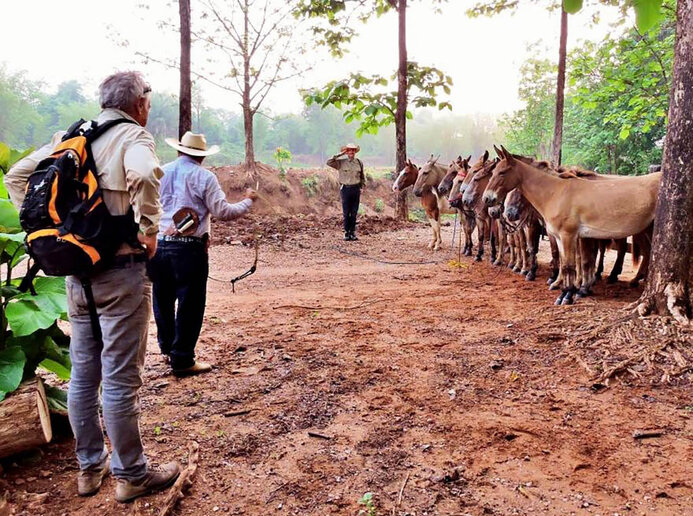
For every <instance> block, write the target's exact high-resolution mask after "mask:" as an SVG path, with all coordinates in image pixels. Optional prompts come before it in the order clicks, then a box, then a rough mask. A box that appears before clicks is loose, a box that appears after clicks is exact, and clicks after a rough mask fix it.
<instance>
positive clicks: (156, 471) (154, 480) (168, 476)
mask: <svg viewBox="0 0 693 516" xmlns="http://www.w3.org/2000/svg"><path fill="white" fill-rule="evenodd" d="M178 475H180V466H179V465H178V462H176V461H173V462H169V463H168V464H164V465H163V466H159V467H158V468H149V471H147V474H146V475H145V476H144V477H143V478H142V479H141V480H138V481H137V482H130V481H129V480H125V479H124V478H119V479H118V484H117V485H116V492H115V499H116V500H117V501H118V502H120V503H126V502H131V501H132V500H134V499H135V498H138V497H140V496H145V495H148V494H151V493H155V492H156V491H161V490H162V489H166V488H167V487H170V486H171V485H173V483H174V482H175V481H176V479H177V478H178Z"/></svg>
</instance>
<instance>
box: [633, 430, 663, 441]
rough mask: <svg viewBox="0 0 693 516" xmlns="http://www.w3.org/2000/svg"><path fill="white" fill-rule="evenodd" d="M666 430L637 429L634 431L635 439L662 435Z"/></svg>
mask: <svg viewBox="0 0 693 516" xmlns="http://www.w3.org/2000/svg"><path fill="white" fill-rule="evenodd" d="M663 435H664V430H636V431H635V432H633V439H650V438H652V437H662V436H663Z"/></svg>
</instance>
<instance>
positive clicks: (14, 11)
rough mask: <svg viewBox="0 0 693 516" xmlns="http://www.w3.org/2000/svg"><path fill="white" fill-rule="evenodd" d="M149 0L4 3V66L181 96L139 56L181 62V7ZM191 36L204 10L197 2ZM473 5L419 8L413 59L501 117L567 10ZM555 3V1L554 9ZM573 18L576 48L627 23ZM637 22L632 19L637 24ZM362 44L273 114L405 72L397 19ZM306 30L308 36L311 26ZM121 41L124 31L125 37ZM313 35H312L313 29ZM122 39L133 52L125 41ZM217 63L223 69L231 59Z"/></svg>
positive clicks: (321, 66) (274, 99) (292, 86)
mask: <svg viewBox="0 0 693 516" xmlns="http://www.w3.org/2000/svg"><path fill="white" fill-rule="evenodd" d="M140 3H141V0H110V1H108V0H71V1H70V2H56V1H54V0H21V1H16V0H5V1H3V2H2V4H3V5H2V12H3V30H2V31H0V48H2V49H3V52H2V54H0V64H2V63H4V64H5V65H6V67H7V68H8V70H9V71H10V72H17V71H20V70H26V72H27V76H28V77H29V78H31V79H33V80H41V81H44V82H45V83H46V84H47V85H48V87H49V88H50V89H53V88H54V87H55V86H56V85H57V84H59V83H60V82H63V81H67V80H71V79H75V80H77V81H80V82H81V83H82V84H83V86H84V88H83V90H84V92H85V93H86V94H95V92H96V88H97V86H98V83H99V82H100V80H101V79H102V78H103V77H105V76H106V75H108V74H109V73H111V72H113V71H115V70H123V69H138V70H141V71H142V72H143V73H144V74H145V75H146V77H147V79H148V80H149V81H150V83H151V85H152V87H153V88H154V89H155V90H157V91H162V92H171V93H177V92H178V72H177V71H172V70H166V69H165V68H164V67H163V66H161V65H159V64H156V63H152V62H150V63H149V64H144V63H143V61H142V60H141V59H139V58H137V57H136V56H135V51H141V52H145V53H148V54H150V55H152V56H155V57H161V58H163V59H177V57H178V54H179V38H178V34H177V33H173V32H171V31H169V30H168V29H161V28H158V27H157V24H156V21H157V20H159V19H162V18H164V17H165V16H170V17H172V18H173V19H174V20H177V16H178V8H177V2H171V3H170V5H169V2H168V1H167V0H151V1H149V2H143V3H147V4H148V6H149V8H148V9H147V10H143V9H142V8H139V7H137V6H138V4H140ZM191 3H192V25H193V30H194V27H195V25H196V24H197V23H202V21H201V20H200V19H199V13H200V11H199V9H196V5H195V4H196V2H195V0H193V1H192V2H191ZM474 3H475V1H474V0H450V1H449V2H448V3H447V4H443V5H442V6H441V8H442V14H436V13H435V12H434V11H433V8H432V6H431V5H430V4H427V3H426V2H412V4H411V5H410V7H409V10H408V13H407V18H408V20H407V40H408V52H409V59H410V60H412V61H418V62H419V63H421V64H425V65H433V66H437V67H438V68H440V69H441V70H443V71H444V72H445V73H447V74H448V75H450V76H451V77H452V78H453V80H454V86H453V89H452V93H451V95H450V97H449V100H450V101H451V102H452V105H453V113H455V114H458V115H465V114H474V113H491V114H498V113H504V112H510V111H513V110H515V109H517V108H519V107H520V102H519V101H518V98H517V83H518V80H519V68H520V65H521V64H522V62H523V61H524V60H525V59H526V58H527V57H529V56H530V52H529V51H528V49H527V46H528V44H531V43H534V42H537V41H539V40H541V41H542V42H541V44H540V45H539V47H538V48H535V49H534V51H533V55H535V56H539V57H541V56H542V55H546V56H548V57H550V58H551V59H557V57H558V32H559V23H560V13H559V12H558V11H553V12H549V11H547V10H546V9H544V8H541V7H539V6H537V5H535V4H534V3H530V2H529V1H528V0H521V3H522V4H525V3H526V5H522V7H521V8H520V9H519V10H518V11H517V12H516V13H515V14H511V13H504V14H501V15H498V16H495V17H492V18H485V17H481V18H472V19H470V18H468V17H467V16H466V15H465V10H466V9H467V8H469V7H470V6H471V5H473V4H474ZM546 3H548V0H547V2H546ZM586 4H587V6H586V8H585V9H583V11H582V12H581V13H579V14H578V15H572V16H570V18H569V30H568V32H569V40H568V45H569V50H570V49H572V48H574V47H575V45H576V44H578V43H577V42H578V40H579V39H600V38H602V37H603V36H604V35H605V34H607V33H608V32H609V30H611V29H610V27H609V21H613V20H616V19H618V17H619V16H620V15H619V13H618V12H617V10H616V9H615V8H602V10H601V12H602V17H601V21H600V23H599V25H598V26H596V27H593V26H591V24H590V18H591V16H592V14H593V13H594V9H592V8H591V5H590V2H586ZM631 23H632V22H631ZM356 28H357V31H358V33H359V37H358V38H357V39H356V40H355V41H354V42H353V44H352V45H351V46H350V49H351V51H350V52H349V53H348V54H347V55H346V57H345V58H343V59H342V60H338V61H335V60H333V59H331V58H330V57H329V56H327V53H326V52H323V51H321V50H320V49H318V50H313V51H311V52H310V53H309V54H308V55H307V56H306V58H307V59H308V60H310V62H311V63H313V64H314V69H313V70H312V71H310V72H308V73H307V74H306V75H305V76H304V77H303V78H300V79H297V80H293V81H291V82H287V83H283V84H282V85H279V86H277V87H276V89H275V90H274V91H273V93H271V94H270V96H269V97H268V99H267V100H266V101H265V104H264V105H263V108H264V109H263V110H264V111H265V112H268V111H269V112H271V113H274V114H282V113H288V112H294V113H298V112H300V111H301V109H302V107H303V106H302V103H301V99H300V97H299V94H298V92H297V89H298V88H300V87H310V86H320V85H322V84H324V83H326V82H328V81H329V80H332V79H338V78H341V77H345V76H346V75H347V74H348V73H349V72H350V71H361V72H364V73H379V74H382V75H389V74H390V73H391V72H394V71H395V69H396V66H397V17H396V13H394V12H393V13H390V14H388V15H386V16H384V17H382V18H380V19H377V18H376V19H373V20H371V21H370V22H369V23H368V24H366V25H361V24H357V25H356ZM301 30H306V28H303V29H301ZM117 34H120V36H118V35H117ZM305 37H306V38H310V34H308V32H307V31H306V35H305ZM123 39H125V40H127V41H128V42H129V45H128V46H121V45H119V44H118V42H119V41H122V40H123ZM205 57H206V56H205V55H204V51H203V50H202V47H201V46H198V47H197V48H196V47H195V46H194V44H193V50H192V67H193V69H195V67H196V65H195V63H196V61H197V62H198V63H199V62H201V61H202V60H204V59H205ZM219 66H224V63H223V62H220V63H219ZM201 84H202V87H203V92H204V98H205V103H206V104H207V105H208V106H210V107H217V108H224V109H227V110H230V111H240V108H239V106H238V104H237V102H238V100H237V98H236V97H235V96H234V95H233V94H231V93H229V92H226V91H223V90H220V89H218V88H215V87H213V86H210V85H205V84H204V83H201Z"/></svg>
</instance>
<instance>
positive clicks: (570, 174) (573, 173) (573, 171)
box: [556, 165, 599, 179]
mask: <svg viewBox="0 0 693 516" xmlns="http://www.w3.org/2000/svg"><path fill="white" fill-rule="evenodd" d="M556 172H558V177H561V178H564V179H570V178H575V177H584V178H594V177H597V176H598V175H599V174H597V173H596V172H594V171H592V170H587V169H584V168H581V167H577V166H574V165H571V166H569V167H565V166H560V167H558V169H556Z"/></svg>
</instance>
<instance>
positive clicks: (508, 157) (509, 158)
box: [501, 145, 515, 163]
mask: <svg viewBox="0 0 693 516" xmlns="http://www.w3.org/2000/svg"><path fill="white" fill-rule="evenodd" d="M501 150H502V151H503V155H504V156H505V159H506V160H507V162H508V163H515V158H513V155H512V154H510V153H509V152H508V149H506V148H505V147H503V146H502V145H501Z"/></svg>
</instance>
